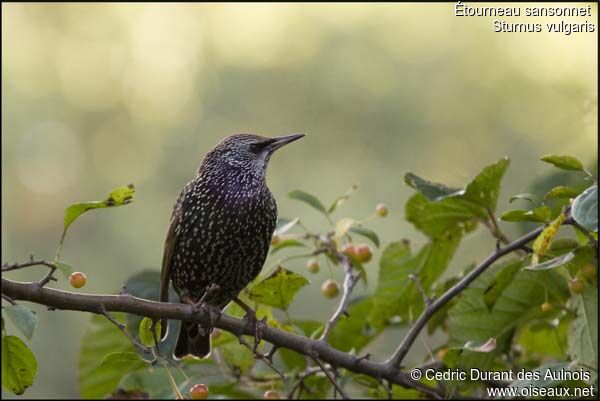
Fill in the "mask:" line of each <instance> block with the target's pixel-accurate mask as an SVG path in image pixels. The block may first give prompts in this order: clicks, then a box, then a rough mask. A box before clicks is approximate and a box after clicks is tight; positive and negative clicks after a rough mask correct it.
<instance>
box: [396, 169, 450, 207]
mask: <svg viewBox="0 0 600 401" xmlns="http://www.w3.org/2000/svg"><path fill="white" fill-rule="evenodd" d="M404 182H405V183H406V184H407V185H408V186H410V187H412V188H414V189H416V190H417V191H419V192H420V193H421V194H423V195H424V196H425V197H426V198H427V199H428V200H430V201H436V200H438V199H440V198H444V197H446V196H448V195H452V194H456V193H459V192H460V191H461V190H460V189H456V188H449V187H447V186H445V185H444V184H439V183H436V182H431V181H427V180H424V179H423V178H421V177H418V176H416V175H415V174H413V173H406V174H405V175H404Z"/></svg>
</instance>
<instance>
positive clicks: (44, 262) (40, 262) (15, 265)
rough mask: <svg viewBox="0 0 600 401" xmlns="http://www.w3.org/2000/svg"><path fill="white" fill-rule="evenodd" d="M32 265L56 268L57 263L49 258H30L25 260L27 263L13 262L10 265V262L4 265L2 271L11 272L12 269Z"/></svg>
mask: <svg viewBox="0 0 600 401" xmlns="http://www.w3.org/2000/svg"><path fill="white" fill-rule="evenodd" d="M31 266H46V267H49V268H51V269H56V265H55V264H54V263H52V262H48V261H47V260H33V259H31V258H30V259H29V261H28V262H25V263H13V264H10V265H9V264H5V265H3V266H2V273H4V272H9V271H11V270H19V269H24V268H26V267H31Z"/></svg>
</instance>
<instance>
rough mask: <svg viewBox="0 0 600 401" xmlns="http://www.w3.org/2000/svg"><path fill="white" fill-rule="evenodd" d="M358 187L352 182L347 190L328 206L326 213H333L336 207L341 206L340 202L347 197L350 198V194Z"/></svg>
mask: <svg viewBox="0 0 600 401" xmlns="http://www.w3.org/2000/svg"><path fill="white" fill-rule="evenodd" d="M357 189H358V185H356V184H354V185H352V187H350V189H349V190H347V191H346V192H345V193H344V194H343V195H341V196H338V197H337V198H336V199H335V200H334V201H333V203H332V204H331V205H330V206H329V209H327V213H329V214H331V213H333V212H334V211H335V210H336V209H337V208H338V207H340V206H342V204H343V203H344V202H345V201H346V200H348V198H350V195H352V194H353V193H354V191H356V190H357Z"/></svg>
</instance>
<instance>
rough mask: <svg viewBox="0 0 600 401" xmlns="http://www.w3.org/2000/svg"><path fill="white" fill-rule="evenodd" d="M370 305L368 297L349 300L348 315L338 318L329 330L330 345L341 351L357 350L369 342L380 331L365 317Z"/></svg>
mask: <svg viewBox="0 0 600 401" xmlns="http://www.w3.org/2000/svg"><path fill="white" fill-rule="evenodd" d="M372 307H373V302H372V300H371V298H368V297H365V298H357V299H354V300H352V301H350V304H349V306H348V316H343V317H342V318H340V320H339V321H338V323H337V324H336V325H335V326H334V328H333V330H332V331H331V335H330V336H329V343H330V344H331V346H332V347H334V348H336V349H338V350H340V351H343V352H349V351H350V350H352V349H353V350H355V351H356V352H358V351H360V350H361V349H362V348H364V347H365V346H366V345H367V344H369V342H370V341H371V340H373V339H374V338H375V337H376V335H377V334H378V333H379V332H380V331H381V329H378V328H375V327H373V326H372V325H370V324H369V322H368V321H367V319H365V316H368V315H369V312H370V310H371V308H372Z"/></svg>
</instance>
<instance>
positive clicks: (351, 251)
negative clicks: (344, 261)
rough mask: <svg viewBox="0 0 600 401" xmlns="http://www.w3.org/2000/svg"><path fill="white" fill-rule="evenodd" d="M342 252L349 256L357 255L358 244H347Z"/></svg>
mask: <svg viewBox="0 0 600 401" xmlns="http://www.w3.org/2000/svg"><path fill="white" fill-rule="evenodd" d="M342 253H343V254H346V255H347V256H352V257H354V258H356V257H357V255H358V252H357V249H356V246H354V244H346V245H344V246H343V247H342Z"/></svg>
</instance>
